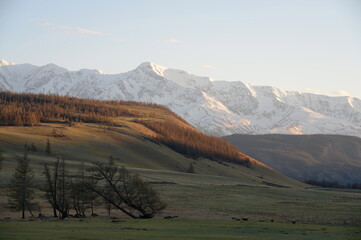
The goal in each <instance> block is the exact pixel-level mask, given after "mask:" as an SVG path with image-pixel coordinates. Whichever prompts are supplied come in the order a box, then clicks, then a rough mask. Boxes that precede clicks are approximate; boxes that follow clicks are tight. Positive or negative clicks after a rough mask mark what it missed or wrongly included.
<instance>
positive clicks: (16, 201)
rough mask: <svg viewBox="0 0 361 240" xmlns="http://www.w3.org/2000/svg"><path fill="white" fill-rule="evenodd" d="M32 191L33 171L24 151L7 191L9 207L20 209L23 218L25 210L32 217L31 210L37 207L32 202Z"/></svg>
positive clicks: (33, 187) (16, 210)
mask: <svg viewBox="0 0 361 240" xmlns="http://www.w3.org/2000/svg"><path fill="white" fill-rule="evenodd" d="M34 191H35V186H34V183H33V173H32V169H31V168H30V165H29V159H28V155H27V152H25V153H24V157H23V158H21V159H19V160H18V165H17V167H16V168H15V173H14V176H13V179H12V180H11V183H10V185H9V193H8V202H9V208H10V209H11V210H12V211H15V212H18V211H21V212H22V215H21V218H22V219H24V218H25V211H26V210H27V211H29V213H30V214H31V216H33V217H34V215H33V213H32V210H34V209H35V208H36V207H37V204H36V203H33V202H32V200H33V199H34Z"/></svg>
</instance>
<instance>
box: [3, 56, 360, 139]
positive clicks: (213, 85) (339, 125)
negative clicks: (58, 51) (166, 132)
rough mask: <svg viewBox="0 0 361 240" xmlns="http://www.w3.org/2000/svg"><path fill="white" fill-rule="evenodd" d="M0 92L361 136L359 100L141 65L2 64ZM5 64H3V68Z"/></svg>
mask: <svg viewBox="0 0 361 240" xmlns="http://www.w3.org/2000/svg"><path fill="white" fill-rule="evenodd" d="M1 64H2V65H1V66H0V90H6V91H13V92H33V93H54V94H60V95H68V96H76V97H80V98H95V99H102V100H132V101H141V102H154V103H158V104H162V105H166V106H167V107H168V108H170V109H171V110H172V111H174V112H176V113H177V114H178V115H180V116H181V117H182V118H184V119H185V120H186V121H188V122H189V123H190V124H192V125H193V126H194V127H196V128H198V129H199V130H201V131H203V132H205V133H208V134H212V135H218V136H222V135H229V134H232V133H245V134H267V133H282V134H343V135H354V136H359V137H361V125H360V122H361V100H360V99H358V98H351V97H330V96H325V95H318V94H311V93H302V92H291V91H284V90H280V89H278V88H275V87H271V86H253V85H249V84H244V83H243V82H240V81H238V82H228V81H212V79H210V78H209V77H201V76H197V75H194V74H190V73H187V72H185V71H183V70H177V69H171V68H167V67H164V66H161V65H158V64H155V63H152V62H145V63H142V64H141V65H139V66H138V67H137V68H136V69H134V70H132V71H129V72H126V73H120V74H101V72H100V71H99V70H89V69H81V70H79V71H68V70H66V69H65V68H62V67H59V66H57V65H54V64H48V65H45V66H41V67H38V66H34V65H30V64H19V65H14V66H8V65H11V63H10V64H9V62H7V61H1ZM7 66H8V67H7Z"/></svg>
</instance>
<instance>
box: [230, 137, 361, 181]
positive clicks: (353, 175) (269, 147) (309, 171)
mask: <svg viewBox="0 0 361 240" xmlns="http://www.w3.org/2000/svg"><path fill="white" fill-rule="evenodd" d="M224 139H225V140H227V141H229V142H230V143H231V144H233V145H235V146H237V148H238V149H239V151H241V152H244V153H245V154H248V155H249V156H252V157H254V158H256V159H257V160H259V161H261V162H263V163H265V164H267V165H268V166H271V167H273V168H275V169H277V170H278V171H280V172H282V173H283V174H286V175H287V176H289V177H292V178H295V179H299V180H306V179H315V180H320V181H322V180H323V179H325V180H327V181H338V182H339V183H342V184H347V183H354V182H359V183H361V139H360V138H358V137H352V136H341V135H279V134H274V135H240V134H235V135H231V136H227V137H224Z"/></svg>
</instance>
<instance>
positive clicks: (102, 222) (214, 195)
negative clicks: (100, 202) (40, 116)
mask: <svg viewBox="0 0 361 240" xmlns="http://www.w3.org/2000/svg"><path fill="white" fill-rule="evenodd" d="M122 121H123V122H122V125H121V126H118V127H112V128H106V127H104V126H101V125H98V124H78V125H76V126H73V127H67V126H66V125H64V124H43V125H41V126H37V127H1V128H0V150H1V151H2V152H3V156H4V161H3V165H2V166H3V168H2V170H1V171H0V239H21V240H23V239H361V214H360V213H361V193H360V192H359V191H353V192H351V191H350V192H347V191H341V190H320V189H309V187H310V186H308V185H305V184H303V183H301V182H298V181H295V180H293V179H290V178H288V177H286V176H284V175H282V174H280V173H278V172H276V171H274V170H272V169H270V168H268V167H266V166H263V165H255V166H254V167H253V168H246V167H244V166H239V165H235V164H229V163H228V164H224V163H219V162H215V161H210V160H208V159H190V158H186V157H184V156H182V155H180V154H178V153H176V152H174V151H172V150H171V149H169V148H167V147H165V146H164V145H161V144H159V143H157V142H154V141H152V139H151V135H152V134H153V133H152V132H148V131H149V130H147V129H144V127H142V126H140V125H139V124H136V123H134V122H132V119H130V120H124V119H123V120H122ZM54 129H57V130H59V131H60V130H61V131H62V132H63V133H64V135H65V136H64V137H60V138H59V137H54V136H53V135H52V131H53V130H54ZM48 138H49V139H50V141H51V143H52V148H53V154H52V155H50V156H47V155H46V154H45V152H44V148H45V142H46V139H48ZM25 143H28V144H30V143H34V144H35V145H36V146H37V147H38V151H37V152H29V153H28V157H29V158H30V160H31V167H32V168H33V171H34V174H35V179H34V180H35V183H36V184H37V185H38V186H40V185H42V184H43V183H44V176H43V175H42V172H43V165H44V163H51V162H54V161H55V160H56V156H57V155H61V156H62V157H64V158H65V160H66V163H67V166H68V167H69V172H70V173H71V174H73V175H76V174H78V173H79V170H80V167H81V166H82V165H83V164H84V165H85V167H88V166H90V164H91V163H92V162H96V161H103V162H105V161H108V158H109V155H110V154H112V155H113V156H114V158H115V162H116V164H117V165H118V166H122V165H125V166H126V167H127V168H128V169H129V170H130V171H132V172H134V173H137V174H139V175H140V176H141V177H142V178H143V179H145V180H146V181H148V182H150V183H151V184H152V186H153V187H154V188H156V189H157V190H158V191H159V192H160V195H161V197H162V199H163V200H164V201H165V202H166V203H167V208H166V209H165V210H164V211H163V212H162V213H161V214H160V215H159V216H157V217H156V219H151V220H131V219H129V218H126V217H125V216H124V215H121V214H119V212H118V211H116V210H112V214H111V217H112V218H114V219H113V220H111V219H110V218H109V217H107V214H106V211H105V209H103V208H102V207H98V208H97V209H96V213H98V214H99V215H101V217H97V218H85V219H74V218H72V219H67V220H65V221H59V220H54V219H52V220H45V221H20V220H18V219H19V217H20V215H19V213H12V212H10V211H9V210H8V209H7V208H6V203H7V197H6V191H7V189H6V187H7V185H8V184H9V182H10V181H11V177H12V174H13V171H14V167H15V166H16V162H17V159H19V158H22V155H23V151H24V144H25ZM190 163H192V164H193V165H194V168H195V173H193V174H191V173H186V170H187V167H188V166H189V164H190ZM36 201H37V202H38V203H39V204H40V206H41V212H42V213H43V214H45V215H46V216H51V209H50V206H49V204H47V203H46V202H45V201H44V200H43V193H42V192H37V199H36ZM35 214H36V215H37V214H38V212H35ZM86 214H87V215H88V216H89V212H87V213H86ZM169 215H172V216H174V215H177V216H179V218H176V219H172V220H165V219H163V217H164V216H169ZM232 218H239V219H242V218H247V219H248V221H232ZM292 222H296V224H292Z"/></svg>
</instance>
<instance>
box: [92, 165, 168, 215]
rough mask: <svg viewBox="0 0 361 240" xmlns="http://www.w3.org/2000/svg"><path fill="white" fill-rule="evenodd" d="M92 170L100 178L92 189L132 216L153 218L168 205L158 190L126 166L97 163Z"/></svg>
mask: <svg viewBox="0 0 361 240" xmlns="http://www.w3.org/2000/svg"><path fill="white" fill-rule="evenodd" d="M91 172H92V177H93V178H95V179H97V180H98V184H97V185H96V186H93V188H92V190H93V191H94V192H96V193H97V194H98V195H99V196H100V197H102V198H103V199H104V200H105V201H107V202H109V203H110V204H111V205H112V206H113V207H114V208H116V209H118V210H120V211H121V212H123V213H124V214H126V215H128V216H129V217H131V218H153V217H154V216H155V215H156V214H157V213H159V212H160V211H161V210H163V209H164V208H165V206H166V205H165V203H164V202H163V201H162V200H161V199H160V197H159V194H158V192H157V191H156V190H154V189H153V188H152V187H151V186H150V185H149V184H148V183H147V182H145V181H143V180H142V179H141V178H140V177H139V176H138V175H135V174H131V173H130V172H129V171H128V170H127V169H125V168H124V167H122V168H117V167H115V166H109V165H107V164H95V165H94V167H93V168H92V169H91ZM106 185H108V186H109V187H110V189H111V192H112V194H111V195H108V189H106V188H105V187H104V186H106Z"/></svg>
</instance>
